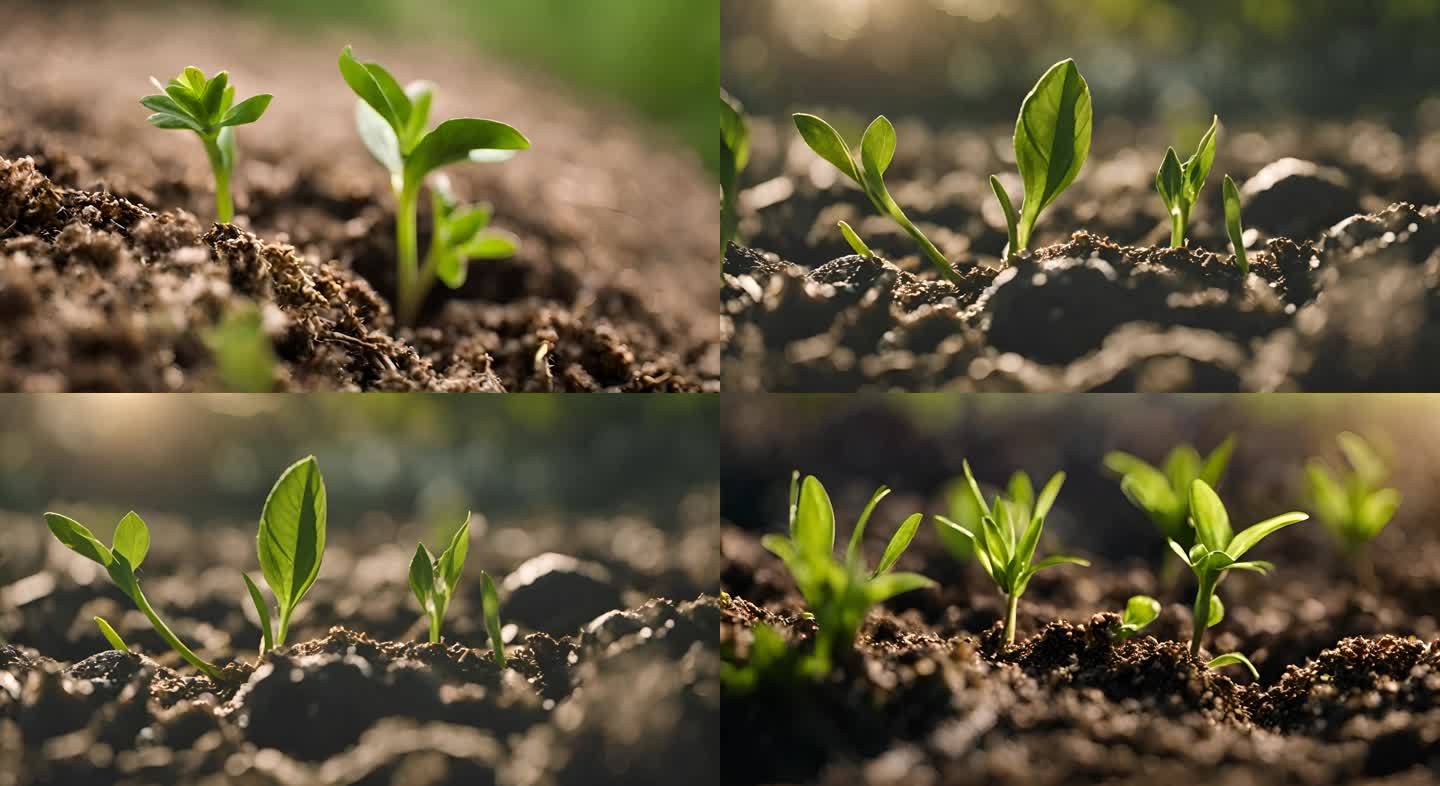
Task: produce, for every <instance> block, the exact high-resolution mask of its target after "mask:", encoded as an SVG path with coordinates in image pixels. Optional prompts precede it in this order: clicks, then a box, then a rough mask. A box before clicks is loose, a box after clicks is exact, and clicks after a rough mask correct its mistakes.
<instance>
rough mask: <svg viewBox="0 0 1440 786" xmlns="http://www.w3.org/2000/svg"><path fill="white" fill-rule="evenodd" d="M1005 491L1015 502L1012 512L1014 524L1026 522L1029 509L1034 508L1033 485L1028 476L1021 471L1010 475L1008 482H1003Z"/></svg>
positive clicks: (1028, 519) (1029, 512)
mask: <svg viewBox="0 0 1440 786" xmlns="http://www.w3.org/2000/svg"><path fill="white" fill-rule="evenodd" d="M1005 493H1006V494H1009V495H1010V501H1011V502H1013V503H1015V510H1014V511H1012V512H1013V513H1015V514H1017V515H1016V516H1015V517H1014V518H1015V521H1014V523H1015V524H1016V525H1021V524H1025V523H1028V522H1029V521H1030V514H1031V511H1033V510H1035V485H1034V484H1033V483H1031V482H1030V476H1029V475H1028V474H1026V473H1025V472H1023V471H1020V472H1015V473H1012V474H1011V475H1010V482H1009V483H1007V484H1005Z"/></svg>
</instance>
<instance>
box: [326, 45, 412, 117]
mask: <svg viewBox="0 0 1440 786" xmlns="http://www.w3.org/2000/svg"><path fill="white" fill-rule="evenodd" d="M340 75H341V76H342V77H344V79H345V84H347V85H349V86H350V89H351V90H352V91H354V92H355V95H357V96H360V99H361V100H362V101H364V102H365V103H366V104H369V105H370V107H371V108H372V109H374V110H375V111H376V113H378V114H379V115H380V117H381V118H382V119H384V120H385V122H386V123H387V124H389V126H390V129H391V130H392V131H394V132H395V133H396V135H397V137H398V135H399V134H401V133H402V132H403V131H404V127H405V126H404V123H403V122H402V121H401V119H400V114H399V112H398V111H397V110H396V109H395V107H393V106H391V104H390V99H389V98H388V97H387V96H386V94H385V91H384V90H383V89H381V87H380V85H379V84H378V83H377V82H376V81H375V77H374V75H373V74H372V72H371V71H370V70H369V69H367V68H366V67H365V66H364V65H362V64H361V63H360V62H359V61H357V60H356V59H355V57H354V55H353V54H351V52H350V47H348V46H347V47H345V49H344V50H342V51H341V52H340Z"/></svg>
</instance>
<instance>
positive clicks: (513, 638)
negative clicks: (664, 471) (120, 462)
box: [0, 491, 720, 786]
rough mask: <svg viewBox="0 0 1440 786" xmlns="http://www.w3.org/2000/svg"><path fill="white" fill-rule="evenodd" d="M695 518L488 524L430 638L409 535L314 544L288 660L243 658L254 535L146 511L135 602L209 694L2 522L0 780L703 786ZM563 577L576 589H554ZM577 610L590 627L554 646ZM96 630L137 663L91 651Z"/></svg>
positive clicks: (96, 643)
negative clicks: (410, 567)
mask: <svg viewBox="0 0 1440 786" xmlns="http://www.w3.org/2000/svg"><path fill="white" fill-rule="evenodd" d="M716 504H717V503H716V498H715V496H714V494H713V492H707V491H697V492H696V494H695V495H694V498H693V499H692V500H690V501H689V502H687V504H686V507H685V509H683V510H682V511H680V512H679V513H678V515H677V516H675V517H674V518H675V522H674V523H668V522H667V523H663V524H661V523H656V522H651V521H645V520H642V519H639V518H636V517H625V518H619V519H606V520H603V521H601V520H595V521H590V522H585V523H583V524H574V523H573V522H567V523H566V524H564V525H562V524H561V523H560V522H558V521H556V520H554V519H550V520H535V521H523V522H513V523H507V524H506V526H504V527H501V528H492V529H491V530H490V531H489V532H488V533H487V534H486V535H485V536H484V538H483V542H484V544H485V546H486V548H485V549H484V551H483V552H476V551H474V550H472V553H471V562H472V563H474V562H476V561H477V560H478V561H479V563H480V564H478V565H467V568H466V575H467V576H468V578H463V579H462V582H461V585H460V586H461V592H460V594H459V595H458V596H457V598H456V600H455V605H452V607H451V609H450V613H449V614H448V615H447V620H446V626H445V637H444V639H443V640H442V641H441V642H440V643H435V644H432V643H428V642H426V640H425V638H426V637H425V630H426V623H425V621H424V620H423V619H421V617H420V612H419V610H418V608H417V607H416V606H415V601H414V599H413V597H411V595H410V591H409V588H408V585H407V584H406V583H405V581H406V579H405V577H406V575H407V574H406V565H407V564H408V557H407V556H406V552H407V550H406V549H404V548H402V547H401V546H400V545H397V544H401V543H406V542H413V540H414V537H412V536H417V537H418V535H419V534H420V533H418V532H415V531H412V530H411V529H410V528H405V529H402V530H400V531H398V532H391V531H379V530H386V529H387V528H381V527H374V528H367V533H368V534H360V533H358V532H355V531H346V532H343V533H342V532H339V531H337V530H335V529H334V528H332V530H331V533H330V534H331V539H330V540H331V542H330V543H329V544H327V551H326V555H325V565H324V567H323V568H322V571H321V577H320V580H319V581H318V582H317V583H316V585H315V586H314V587H313V589H312V591H311V593H310V595H309V597H308V599H307V600H306V602H305V603H304V605H303V606H302V607H301V609H300V610H299V611H298V612H297V615H296V621H295V628H293V629H292V644H291V645H290V646H288V647H286V648H284V649H283V650H282V651H277V652H272V653H269V654H267V655H265V656H264V657H263V658H260V659H259V660H256V656H255V654H256V647H255V645H256V636H257V635H258V627H257V625H256V623H255V622H254V621H253V620H252V619H249V617H251V616H252V615H253V610H251V609H249V607H248V601H245V602H244V605H242V599H243V598H244V597H245V595H244V591H243V589H241V588H240V583H239V580H238V578H236V576H235V574H236V573H237V572H238V571H242V570H246V569H249V570H254V565H253V564H246V563H247V562H253V559H254V534H253V532H254V530H253V525H252V526H251V527H249V528H241V527H236V528H230V527H207V528H204V529H190V528H187V527H185V526H184V522H177V521H173V520H168V521H167V520H166V517H163V516H161V517H158V519H157V520H152V521H151V526H152V528H153V531H157V532H164V533H165V536H166V537H165V539H164V540H160V539H157V540H156V541H155V542H154V544H153V545H154V547H153V548H152V550H151V553H150V556H149V557H148V558H147V561H146V565H145V571H144V575H143V576H142V582H143V585H144V588H145V590H146V594H147V596H148V597H149V599H150V600H151V602H152V604H154V605H155V606H156V607H157V609H159V610H160V611H161V614H162V616H163V617H165V619H166V620H167V622H169V624H170V625H171V627H172V628H174V629H175V630H176V631H177V632H178V633H179V634H180V636H181V637H182V638H184V639H185V640H186V641H187V642H188V643H190V644H191V645H192V646H194V647H196V649H197V651H199V652H200V653H201V655H202V656H204V657H207V658H209V659H211V661H212V662H215V663H217V664H223V665H224V667H225V675H226V677H227V679H226V680H225V681H223V682H220V683H215V682H212V681H211V680H209V679H207V678H205V677H203V676H200V675H198V674H197V673H196V672H195V670H194V669H192V668H190V667H189V666H187V665H185V664H184V663H183V662H181V661H180V660H179V659H178V658H177V657H176V656H175V655H174V654H173V653H171V652H170V651H169V650H168V649H167V648H165V647H164V646H163V644H162V643H161V642H160V641H159V639H158V638H157V637H156V635H155V633H154V632H153V630H151V629H150V627H149V625H148V624H147V622H146V620H145V619H144V617H143V616H140V615H139V614H138V612H136V611H134V610H133V609H132V608H130V606H129V604H128V601H126V600H125V599H124V597H123V596H121V595H120V594H119V593H118V592H117V591H115V590H114V589H113V587H112V586H111V585H110V584H109V582H108V581H106V580H105V578H104V576H103V575H101V574H100V573H99V571H98V570H94V569H92V567H93V566H91V565H90V563H86V562H84V561H83V560H81V559H78V558H76V557H75V555H73V554H71V553H69V552H67V551H65V550H64V549H63V548H60V547H58V544H53V543H49V542H47V540H48V534H47V533H46V532H45V529H44V527H43V526H42V525H41V524H40V523H39V521H38V520H37V519H35V518H34V517H22V516H11V515H9V514H6V515H4V516H3V517H0V518H3V519H4V520H3V521H0V527H3V528H4V531H5V532H6V540H7V550H6V553H5V554H4V555H3V556H0V772H3V773H5V775H6V778H5V781H4V782H5V783H7V784H16V785H17V786H28V784H41V783H120V782H127V783H129V782H144V783H196V782H207V781H213V780H217V779H221V780H224V781H226V782H232V783H256V784H299V783H306V784H319V783H325V784H360V783H364V784H371V783H407V784H441V783H445V784H448V783H505V784H589V783H597V782H625V783H641V784H652V783H653V784H661V783H675V782H676V781H677V780H680V781H683V782H687V783H689V782H694V783H715V782H718V773H719V771H720V765H719V759H718V750H717V744H716V740H717V739H718V737H719V727H718V721H719V679H718V673H719V651H718V641H717V631H718V626H719V606H718V601H717V600H716V598H715V597H714V596H713V595H707V594H703V593H706V592H713V590H714V576H715V575H717V573H718V570H719V569H718V565H717V564H716V560H717V558H718V555H716V553H715V547H714V542H715V526H714V507H715V505H716ZM706 510H708V515H702V512H703V511H706ZM147 518H149V516H147ZM477 542H481V541H477ZM616 544H621V547H617V546H616ZM624 544H632V545H633V546H634V547H633V548H630V547H624ZM247 546H248V548H247ZM556 548H564V549H565V550H566V551H565V553H564V554H558V553H555V552H552V551H548V550H549V549H556ZM247 558H248V559H247ZM481 568H485V569H487V570H489V571H490V572H491V573H492V574H493V575H495V576H496V578H497V582H498V583H499V585H500V593H501V597H502V621H503V623H504V625H505V628H506V633H505V635H506V637H507V640H508V641H509V642H510V646H509V647H508V648H507V650H508V656H509V659H510V662H509V667H508V668H507V669H503V670H502V669H500V668H499V667H498V666H497V664H496V662H495V660H494V658H493V655H492V652H491V648H490V646H489V643H488V638H487V636H486V633H485V631H484V629H483V622H482V621H481V620H480V619H479V614H478V609H479V608H480V601H479V580H478V578H476V577H477V576H478V575H479V570H480V569H481ZM582 573H583V575H584V576H585V577H586V578H587V580H588V581H589V582H591V583H590V585H589V587H588V588H589V590H590V594H589V595H588V596H585V597H576V596H574V595H573V594H572V593H573V591H574V589H575V583H574V582H575V579H574V576H575V575H576V574H582ZM707 576H708V578H707ZM502 577H503V578H502ZM672 598H673V600H672ZM686 598H689V599H690V600H686ZM609 603H614V604H615V605H609ZM577 609H588V610H589V611H588V612H582V613H587V614H589V616H587V617H586V619H585V621H584V622H583V623H582V624H581V625H578V626H573V627H568V628H566V629H564V630H561V629H560V627H561V624H562V622H563V621H564V620H568V619H573V615H574V613H575V611H576V610H577ZM597 609H598V611H597ZM96 615H100V616H104V617H105V618H106V619H108V620H110V621H111V622H112V623H113V624H115V626H116V627H117V628H118V629H119V631H120V633H121V635H122V636H124V637H125V638H126V640H127V641H128V642H129V643H130V645H131V646H132V647H133V648H134V649H136V650H138V651H140V652H141V653H143V654H128V653H120V652H116V651H113V650H108V649H107V645H106V644H105V643H104V641H103V639H101V638H100V637H99V634H98V632H97V630H96V628H95V625H94V623H93V622H92V621H91V618H92V617H93V616H96ZM332 626H333V627H332ZM547 631H550V632H547Z"/></svg>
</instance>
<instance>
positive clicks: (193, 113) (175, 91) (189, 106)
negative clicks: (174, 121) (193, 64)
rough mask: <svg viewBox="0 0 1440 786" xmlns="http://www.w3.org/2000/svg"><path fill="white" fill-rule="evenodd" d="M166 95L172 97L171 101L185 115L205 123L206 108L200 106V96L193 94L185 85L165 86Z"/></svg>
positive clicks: (172, 83) (173, 84) (172, 84)
mask: <svg viewBox="0 0 1440 786" xmlns="http://www.w3.org/2000/svg"><path fill="white" fill-rule="evenodd" d="M165 95H167V96H170V100H171V101H174V102H175V105H176V106H178V107H180V109H181V111H182V112H183V113H184V114H186V115H189V116H190V117H193V118H195V119H196V120H198V121H201V122H202V123H203V122H204V119H205V107H204V106H202V105H201V104H200V96H199V95H198V94H194V93H191V92H190V90H189V89H187V88H186V87H185V86H184V85H181V84H179V83H176V82H171V83H170V84H168V85H166V86H165Z"/></svg>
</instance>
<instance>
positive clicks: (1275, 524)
mask: <svg viewBox="0 0 1440 786" xmlns="http://www.w3.org/2000/svg"><path fill="white" fill-rule="evenodd" d="M1308 518H1310V516H1309V515H1307V514H1305V513H1298V512H1291V513H1282V514H1280V515H1279V516H1275V517H1274V518H1268V519H1265V520H1264V521H1262V522H1260V523H1259V524H1255V525H1253V526H1250V527H1248V528H1246V529H1245V530H1244V531H1242V532H1241V533H1240V534H1239V535H1236V536H1235V539H1234V540H1233V541H1231V542H1230V545H1229V546H1228V547H1227V548H1226V549H1225V551H1226V553H1228V554H1229V555H1230V556H1231V557H1234V558H1235V559H1237V560H1238V559H1240V557H1241V556H1242V555H1244V554H1245V552H1247V551H1249V550H1250V549H1252V548H1254V547H1255V544H1257V543H1259V542H1260V541H1262V540H1264V539H1265V538H1266V537H1269V535H1270V534H1271V533H1273V532H1275V531H1276V530H1279V529H1281V528H1284V527H1288V526H1290V525H1291V524H1298V523H1300V522H1302V521H1304V520H1306V519H1308Z"/></svg>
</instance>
